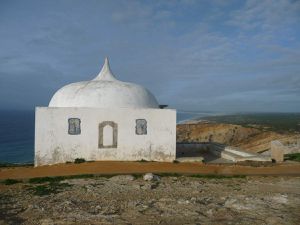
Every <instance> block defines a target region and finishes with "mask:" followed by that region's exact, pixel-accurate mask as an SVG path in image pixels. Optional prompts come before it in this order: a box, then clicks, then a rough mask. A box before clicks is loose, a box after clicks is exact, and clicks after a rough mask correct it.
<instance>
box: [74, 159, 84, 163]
mask: <svg viewBox="0 0 300 225" xmlns="http://www.w3.org/2000/svg"><path fill="white" fill-rule="evenodd" d="M84 162H85V159H84V158H76V159H75V161H74V163H84Z"/></svg>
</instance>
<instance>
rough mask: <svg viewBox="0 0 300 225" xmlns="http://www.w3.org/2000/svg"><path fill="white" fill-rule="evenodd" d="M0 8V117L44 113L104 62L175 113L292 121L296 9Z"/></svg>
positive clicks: (126, 4)
mask: <svg viewBox="0 0 300 225" xmlns="http://www.w3.org/2000/svg"><path fill="white" fill-rule="evenodd" d="M0 4H2V5H0V8H3V7H4V8H5V10H2V11H3V13H1V14H0V35H1V37H2V39H1V42H0V48H1V49H2V51H1V52H0V82H1V83H0V86H1V87H2V90H1V95H0V102H1V103H2V104H1V105H2V107H15V108H18V107H19V108H32V107H34V106H35V105H47V104H48V102H49V101H50V98H51V96H52V94H53V92H54V91H55V90H57V89H59V88H60V87H62V86H63V85H65V84H67V83H70V82H76V81H80V80H88V79H92V78H93V77H94V76H95V75H96V74H97V73H98V72H99V70H100V68H101V64H102V62H103V58H104V57H105V56H107V55H108V56H109V57H110V59H111V60H110V61H111V66H112V70H113V71H114V73H115V74H116V76H117V77H118V78H119V79H120V80H124V81H130V82H135V83H139V84H141V85H143V86H145V87H147V88H148V89H150V90H151V91H152V92H153V93H154V94H155V95H156V97H157V98H158V100H159V102H161V103H165V104H169V105H171V106H172V107H175V108H178V109H185V110H204V111H208V110H217V111H229V110H231V109H234V110H236V111H240V110H242V111H244V110H245V109H248V110H252V109H255V110H257V111H260V110H261V111H264V110H266V105H268V109H272V110H274V111H281V110H283V107H284V110H287V111H289V110H291V111H300V108H299V107H300V104H298V103H299V101H298V100H297V99H298V98H300V96H299V95H300V94H299V93H300V92H298V90H299V83H300V81H299V73H300V66H299V61H300V55H299V52H300V44H299V37H300V30H299V28H298V24H299V22H300V19H299V15H300V14H299V11H300V6H299V4H300V3H299V2H298V1H283V0H278V1H276V4H275V2H274V1H270V0H266V1H254V0H250V1H246V2H245V3H244V2H241V1H219V0H214V1H201V2H199V1H181V0H178V1H150V2H147V1H123V0H119V1H92V0H91V1H88V3H86V2H85V1H80V0H75V1H68V0H67V1H44V2H43V3H40V1H27V2H26V3H23V2H18V4H16V3H15V2H13V1H12V2H10V3H6V4H3V3H0ZM1 6H2V7H1ZM27 92H28V93H27ZM23 93H26V94H25V95H24V96H26V99H27V101H21V100H20V99H22V100H24V98H25V97H24V98H23V97H22V96H23ZM2 96H11V98H10V100H9V102H8V100H7V98H6V97H2ZM268 101H269V103H266V102H268ZM269 104H271V105H272V107H269ZM253 105H254V106H255V107H254V106H253ZM297 105H298V106H297Z"/></svg>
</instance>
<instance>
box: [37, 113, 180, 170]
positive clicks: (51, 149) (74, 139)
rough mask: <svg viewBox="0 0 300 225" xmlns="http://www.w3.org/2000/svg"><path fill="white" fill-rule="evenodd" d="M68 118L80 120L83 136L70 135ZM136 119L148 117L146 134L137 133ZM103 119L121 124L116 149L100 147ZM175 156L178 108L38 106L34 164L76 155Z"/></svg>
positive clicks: (114, 157) (159, 158)
mask: <svg viewBox="0 0 300 225" xmlns="http://www.w3.org/2000/svg"><path fill="white" fill-rule="evenodd" d="M69 118H79V119H80V120H81V134H80V135H69V134H68V119H69ZM136 119H146V120H147V135H136V133H135V126H136V122H135V120H136ZM103 121H113V122H115V123H117V124H118V139H117V142H118V144H117V148H98V133H99V130H98V126H99V123H101V122H103ZM105 132H107V131H105ZM105 141H109V142H110V140H105ZM175 157H176V111H175V110H170V109H125V108H124V109H118V110H116V109H114V110H109V109H100V108H49V107H37V108H36V114H35V166H40V165H49V164H55V163H63V162H66V161H73V160H74V159H76V158H84V159H85V160H116V161H136V160H142V159H144V160H149V161H150V160H153V161H173V160H174V159H175Z"/></svg>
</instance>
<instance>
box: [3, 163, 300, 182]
mask: <svg viewBox="0 0 300 225" xmlns="http://www.w3.org/2000/svg"><path fill="white" fill-rule="evenodd" d="M146 172H153V173H181V174H222V175H235V174H239V175H295V176H297V175H300V164H298V163H295V164H274V165H272V166H265V167H251V166H240V165H206V164H202V163H162V162H161V163H159V162H116V161H103V162H88V163H81V164H57V165H52V166H41V167H36V168H34V167H13V168H1V169H0V179H7V178H10V179H22V178H32V177H44V176H67V175H76V174H133V173H146Z"/></svg>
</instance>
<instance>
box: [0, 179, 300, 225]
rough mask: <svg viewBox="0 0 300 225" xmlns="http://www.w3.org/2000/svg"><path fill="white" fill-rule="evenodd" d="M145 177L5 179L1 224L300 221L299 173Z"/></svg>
mask: <svg viewBox="0 0 300 225" xmlns="http://www.w3.org/2000/svg"><path fill="white" fill-rule="evenodd" d="M151 176H152V178H151V179H150V178H149V179H150V180H152V179H153V177H154V175H151ZM151 176H150V175H149V177H151ZM146 177H147V179H146V180H144V179H143V178H141V177H140V178H136V179H135V178H134V177H132V176H127V175H126V176H114V177H112V178H105V177H96V178H88V179H70V180H64V181H60V182H56V183H55V182H54V183H40V184H31V183H19V184H14V185H4V184H0V224H27V225H33V224H45V225H46V224H48V225H50V224H86V225H87V224H147V225H148V224H173V225H176V224H216V225H217V224H249V225H250V224H251V225H253V224H259V225H261V224H300V215H299V209H300V198H299V197H300V177H257V176H256V177H247V178H231V179H229V178H224V179H211V178H210V179H208V178H195V177H185V176H179V177H161V178H160V180H159V181H157V180H156V181H155V182H149V179H148V175H147V176H146Z"/></svg>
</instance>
